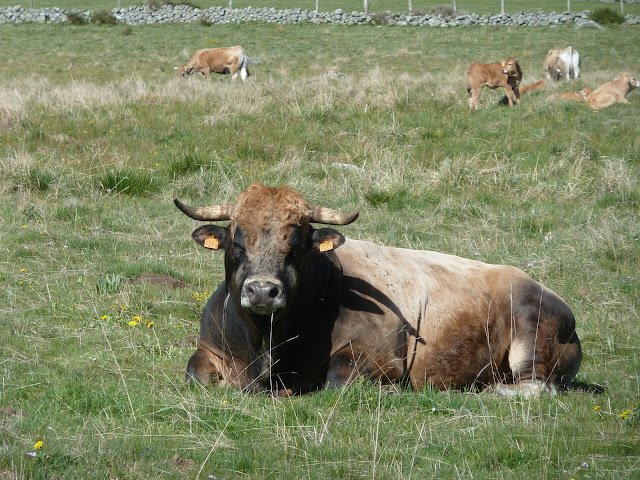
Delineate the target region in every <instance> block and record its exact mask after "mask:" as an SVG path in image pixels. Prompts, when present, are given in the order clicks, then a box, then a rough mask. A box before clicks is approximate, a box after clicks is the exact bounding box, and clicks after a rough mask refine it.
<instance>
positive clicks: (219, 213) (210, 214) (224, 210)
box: [173, 198, 236, 222]
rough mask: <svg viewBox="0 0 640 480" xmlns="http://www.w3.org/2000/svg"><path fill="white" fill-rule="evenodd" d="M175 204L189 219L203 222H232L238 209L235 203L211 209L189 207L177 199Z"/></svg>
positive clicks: (211, 207) (212, 206)
mask: <svg viewBox="0 0 640 480" xmlns="http://www.w3.org/2000/svg"><path fill="white" fill-rule="evenodd" d="M173 203H175V204H176V207H178V208H179V209H180V210H181V211H182V213H184V214H185V215H186V216H187V217H191V218H193V219H194V220H201V221H214V222H220V221H224V220H231V217H233V212H234V211H235V208H236V205H235V203H224V204H222V205H211V206H209V207H189V206H188V205H185V204H184V203H182V202H181V201H180V200H178V199H177V198H174V199H173Z"/></svg>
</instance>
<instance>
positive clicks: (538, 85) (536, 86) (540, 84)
mask: <svg viewBox="0 0 640 480" xmlns="http://www.w3.org/2000/svg"><path fill="white" fill-rule="evenodd" d="M545 85H546V83H545V81H544V80H538V81H537V82H533V83H530V84H528V85H520V95H523V94H525V93H527V92H533V91H534V90H540V89H542V88H544V86H545Z"/></svg>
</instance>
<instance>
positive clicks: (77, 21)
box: [67, 12, 87, 25]
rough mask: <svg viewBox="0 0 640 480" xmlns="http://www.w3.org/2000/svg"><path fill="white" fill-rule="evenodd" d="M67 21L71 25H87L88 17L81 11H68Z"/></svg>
mask: <svg viewBox="0 0 640 480" xmlns="http://www.w3.org/2000/svg"><path fill="white" fill-rule="evenodd" d="M67 22H68V23H70V24H71V25H86V24H87V19H86V18H85V17H84V15H82V13H81V12H69V13H67Z"/></svg>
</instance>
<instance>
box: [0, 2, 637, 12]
mask: <svg viewBox="0 0 640 480" xmlns="http://www.w3.org/2000/svg"><path fill="white" fill-rule="evenodd" d="M172 3H174V4H176V5H177V4H180V2H179V1H173V2H172ZM184 3H186V4H190V5H193V6H196V7H198V8H209V7H215V6H221V7H228V6H229V2H228V0H189V1H188V2H184ZM16 4H17V3H16V2H15V1H13V0H0V8H1V7H13V6H15V5H16ZM142 4H143V2H142V1H131V0H121V1H120V3H118V0H90V1H87V0H33V7H34V8H51V7H58V8H64V9H71V8H76V9H81V10H88V9H102V10H108V11H110V10H111V9H113V8H117V7H118V5H120V6H121V7H122V8H126V7H129V6H137V5H142ZM452 4H453V2H452V1H447V0H443V1H438V0H412V7H413V10H414V11H415V12H423V13H427V12H429V10H430V9H432V8H434V7H438V6H440V5H452ZM20 5H22V6H23V7H31V1H29V2H23V3H21V4H20ZM232 5H233V8H246V7H249V6H251V7H256V8H257V7H275V8H303V9H307V10H315V8H316V2H315V1H314V0H304V1H298V0H296V1H294V0H277V1H273V0H233V3H232ZM603 5H604V6H610V7H611V8H612V9H614V10H615V11H617V12H619V11H620V5H619V4H617V3H614V4H607V3H602V2H599V1H597V0H573V1H571V2H570V8H571V11H573V12H581V11H583V10H594V9H596V8H598V7H602V6H603ZM318 8H319V10H320V11H321V12H329V11H333V10H336V9H338V8H341V9H342V10H343V11H345V12H352V11H354V10H355V11H358V12H361V11H363V10H364V3H363V1H362V0H319V3H318ZM456 8H457V10H458V12H461V13H485V14H487V13H500V8H501V3H500V0H491V1H486V0H457V1H456ZM504 9H505V12H506V13H517V12H521V11H543V12H564V11H566V10H567V2H566V1H565V0H505V2H504ZM388 10H389V11H392V12H408V11H409V2H408V1H401V2H399V1H397V0H373V1H369V12H370V13H383V12H386V11H388ZM624 13H625V14H627V13H632V14H635V15H638V14H639V13H640V5H638V4H633V3H626V4H625V5H624Z"/></svg>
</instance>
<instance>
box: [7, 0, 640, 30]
mask: <svg viewBox="0 0 640 480" xmlns="http://www.w3.org/2000/svg"><path fill="white" fill-rule="evenodd" d="M638 1H640V0H638ZM70 12H73V13H74V14H77V15H80V16H82V17H84V19H85V20H87V21H91V17H92V14H93V12H92V11H91V10H86V11H79V10H71V11H69V13H70ZM67 13H68V12H67V11H66V10H64V9H60V8H42V9H30V8H24V7H21V6H16V7H8V8H0V24H3V23H64V22H67V20H68V17H67ZM111 14H112V15H113V16H114V17H115V18H116V19H117V20H118V21H119V22H121V23H123V24H127V25H144V24H155V23H189V22H208V23H211V24H216V25H218V24H226V23H235V24H240V23H246V22H265V23H278V24H294V23H315V24H322V23H326V24H336V25H368V24H369V25H372V24H378V25H395V26H402V27H404V26H419V27H437V28H446V27H460V26H462V27H471V26H476V25H481V26H499V25H513V26H543V25H559V24H574V25H575V28H582V27H596V28H597V27H599V25H598V24H597V23H595V22H592V21H590V20H589V18H588V16H589V12H588V11H584V12H579V13H569V12H563V13H555V12H552V13H541V12H520V13H515V14H495V15H477V14H468V15H457V16H454V17H444V16H442V15H428V14H427V15H408V14H398V13H391V12H386V13H385V14H382V15H375V16H373V15H365V14H364V13H362V12H355V11H354V12H350V13H349V12H344V11H342V10H341V9H338V10H334V11H333V12H319V13H318V14H316V13H315V12H314V11H313V10H303V9H300V8H294V9H285V10H277V9H275V8H252V7H247V8H239V9H233V10H229V9H228V8H224V7H211V8H208V9H205V10H201V9H199V8H194V7H191V6H187V5H175V6H172V5H165V6H163V7H160V8H149V7H146V6H133V7H128V8H123V9H117V8H116V9H113V10H112V11H111ZM625 23H626V24H634V25H637V24H640V16H637V15H627V16H626V17H625Z"/></svg>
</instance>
